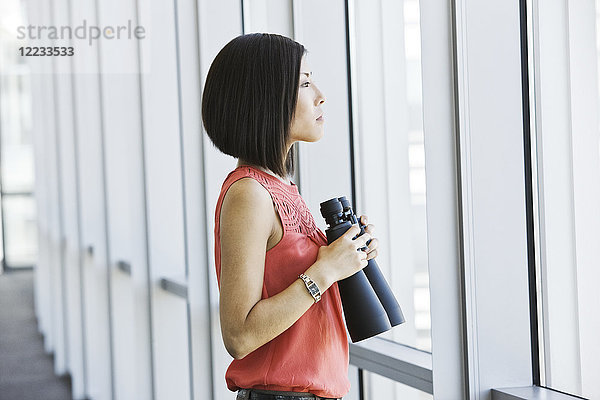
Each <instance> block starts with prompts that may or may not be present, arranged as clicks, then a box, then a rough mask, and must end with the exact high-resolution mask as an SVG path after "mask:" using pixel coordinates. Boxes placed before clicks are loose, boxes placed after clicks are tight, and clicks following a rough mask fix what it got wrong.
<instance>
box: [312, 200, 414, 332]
mask: <svg viewBox="0 0 600 400" xmlns="http://www.w3.org/2000/svg"><path fill="white" fill-rule="evenodd" d="M321 215H322V216H323V218H325V222H326V223H327V226H328V227H327V229H326V231H325V234H326V235H327V242H328V243H329V244H330V243H332V242H333V241H335V240H336V239H337V238H339V237H340V236H342V235H343V234H344V233H345V232H346V231H347V230H348V229H350V227H351V226H352V225H353V224H356V223H358V224H359V227H360V233H359V234H358V235H357V236H356V237H358V236H360V235H362V234H363V233H365V225H362V224H361V223H360V222H359V221H358V218H356V215H355V214H354V212H353V211H352V207H351V206H350V202H349V201H348V200H347V199H346V197H338V198H333V199H331V200H327V201H325V202H323V203H321ZM338 287H339V289H340V297H341V299H342V307H343V309H344V316H345V318H346V328H347V329H348V332H349V333H350V338H351V339H352V343H356V342H359V341H361V340H364V339H368V338H370V337H372V336H375V335H378V334H380V333H382V332H385V331H387V330H389V329H391V328H392V327H393V326H396V325H400V324H402V323H404V321H405V320H404V315H403V314H402V310H401V309H400V306H399V305H398V301H396V298H395V297H394V294H393V293H392V290H391V289H390V287H389V285H388V284H387V282H386V280H385V278H384V277H383V274H382V273H381V270H380V269H379V266H378V265H377V263H376V262H375V260H374V259H371V260H369V262H368V265H367V266H366V267H365V268H363V269H362V270H360V271H358V272H357V273H355V274H354V275H352V276H349V277H348V278H346V279H342V280H341V281H338Z"/></svg>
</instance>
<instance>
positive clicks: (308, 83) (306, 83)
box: [301, 82, 310, 87]
mask: <svg viewBox="0 0 600 400" xmlns="http://www.w3.org/2000/svg"><path fill="white" fill-rule="evenodd" d="M304 85H310V82H304V83H303V84H302V85H301V86H304ZM304 87H308V86H304Z"/></svg>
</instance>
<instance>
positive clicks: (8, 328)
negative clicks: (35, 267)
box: [0, 270, 71, 400]
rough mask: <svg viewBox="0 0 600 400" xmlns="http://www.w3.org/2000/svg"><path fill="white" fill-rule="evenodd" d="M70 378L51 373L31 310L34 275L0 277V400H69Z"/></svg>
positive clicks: (48, 357)
mask: <svg viewBox="0 0 600 400" xmlns="http://www.w3.org/2000/svg"><path fill="white" fill-rule="evenodd" d="M70 399H71V382H70V379H69V378H58V377H57V376H55V375H54V372H53V359H52V356H51V355H49V354H46V353H45V352H44V347H43V338H42V335H41V334H39V333H38V330H37V322H36V318H35V314H34V308H33V271H32V270H26V271H14V272H6V273H4V274H2V275H0V400H70Z"/></svg>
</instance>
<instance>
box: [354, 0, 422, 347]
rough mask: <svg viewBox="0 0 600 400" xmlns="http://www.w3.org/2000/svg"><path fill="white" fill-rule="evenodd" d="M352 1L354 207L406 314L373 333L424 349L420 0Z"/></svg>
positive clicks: (380, 265) (378, 260)
mask: <svg viewBox="0 0 600 400" xmlns="http://www.w3.org/2000/svg"><path fill="white" fill-rule="evenodd" d="M354 4H355V14H354V15H355V21H354V22H355V26H356V29H355V32H354V34H355V51H356V54H355V67H356V68H355V70H356V72H355V79H356V82H355V85H356V94H355V98H356V101H355V104H356V107H357V109H355V110H354V111H353V114H354V115H355V125H354V126H355V128H354V135H355V139H354V141H355V147H356V149H355V164H356V165H357V168H356V169H357V172H356V181H355V187H356V198H357V209H358V211H360V213H362V214H366V215H368V217H369V221H370V222H372V223H373V224H375V226H376V229H377V231H378V235H377V236H378V239H379V241H380V249H381V251H380V253H379V255H378V257H377V262H378V264H379V267H380V268H381V270H382V272H383V273H384V275H385V276H386V279H387V280H388V283H389V284H390V286H391V287H392V290H393V291H394V293H395V295H396V298H397V299H398V302H399V303H400V306H401V307H402V311H403V313H404V316H405V318H406V322H405V324H403V325H401V326H402V328H401V329H392V330H390V331H388V332H386V333H384V334H382V335H380V336H381V337H384V338H387V339H391V340H394V341H397V342H400V343H402V344H406V345H409V346H412V347H416V348H418V349H421V350H426V351H431V334H430V329H431V323H430V313H429V272H428V260H427V224H426V222H427V221H426V201H425V197H426V192H425V184H426V178H425V148H424V135H423V119H422V118H423V104H422V95H421V82H422V79H421V38H420V24H419V20H420V16H419V1H418V0H405V1H403V2H395V1H381V2H380V3H379V6H376V4H374V3H372V2H369V1H362V0H361V1H355V2H354ZM399 21H400V23H399ZM374 43H377V45H373V44H374Z"/></svg>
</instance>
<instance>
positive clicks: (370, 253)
mask: <svg viewBox="0 0 600 400" xmlns="http://www.w3.org/2000/svg"><path fill="white" fill-rule="evenodd" d="M360 222H361V224H363V225H366V226H365V231H366V232H367V233H369V234H370V235H371V237H372V239H371V242H370V243H369V245H368V246H369V247H368V249H367V260H372V259H373V258H375V257H377V254H378V251H377V248H378V247H379V241H378V240H377V238H375V237H374V234H375V225H373V224H369V220H368V219H367V216H366V215H361V216H360Z"/></svg>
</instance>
